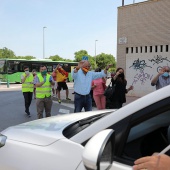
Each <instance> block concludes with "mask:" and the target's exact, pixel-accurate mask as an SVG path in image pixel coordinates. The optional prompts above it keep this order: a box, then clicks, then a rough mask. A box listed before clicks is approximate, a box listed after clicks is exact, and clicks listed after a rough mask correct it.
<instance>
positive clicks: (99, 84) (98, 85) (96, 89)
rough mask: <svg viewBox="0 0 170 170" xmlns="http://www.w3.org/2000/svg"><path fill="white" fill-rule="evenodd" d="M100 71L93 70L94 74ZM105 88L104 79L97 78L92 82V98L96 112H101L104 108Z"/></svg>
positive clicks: (98, 69)
mask: <svg viewBox="0 0 170 170" xmlns="http://www.w3.org/2000/svg"><path fill="white" fill-rule="evenodd" d="M100 71H101V69H100V68H97V69H96V70H95V72H100ZM105 88H106V80H105V78H99V79H96V80H93V81H92V89H93V98H94V101H95V103H96V106H97V109H98V110H102V109H105V108H106V97H105V96H104V90H105Z"/></svg>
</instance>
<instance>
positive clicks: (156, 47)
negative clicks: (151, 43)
mask: <svg viewBox="0 0 170 170" xmlns="http://www.w3.org/2000/svg"><path fill="white" fill-rule="evenodd" d="M155 52H156V53H157V52H158V46H157V45H156V46H155Z"/></svg>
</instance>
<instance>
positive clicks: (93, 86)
mask: <svg viewBox="0 0 170 170" xmlns="http://www.w3.org/2000/svg"><path fill="white" fill-rule="evenodd" d="M95 87H96V84H94V81H92V86H91V89H92V90H93V89H94V88H95Z"/></svg>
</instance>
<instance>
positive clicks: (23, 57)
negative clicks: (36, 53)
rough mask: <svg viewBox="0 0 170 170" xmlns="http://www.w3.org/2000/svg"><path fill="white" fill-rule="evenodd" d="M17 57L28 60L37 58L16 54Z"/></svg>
mask: <svg viewBox="0 0 170 170" xmlns="http://www.w3.org/2000/svg"><path fill="white" fill-rule="evenodd" d="M15 58H16V59H26V60H31V59H35V58H36V57H33V56H29V55H28V56H16V57H15Z"/></svg>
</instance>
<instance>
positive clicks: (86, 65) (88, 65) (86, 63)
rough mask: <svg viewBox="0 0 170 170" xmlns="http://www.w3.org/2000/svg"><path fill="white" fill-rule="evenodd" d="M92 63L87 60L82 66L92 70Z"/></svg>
mask: <svg viewBox="0 0 170 170" xmlns="http://www.w3.org/2000/svg"><path fill="white" fill-rule="evenodd" d="M90 66H91V65H90V62H89V61H87V60H85V61H84V62H83V65H82V67H87V68H90Z"/></svg>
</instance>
